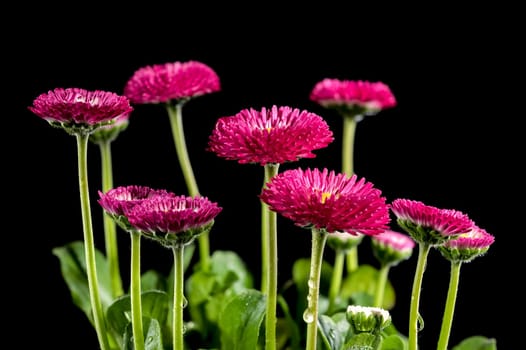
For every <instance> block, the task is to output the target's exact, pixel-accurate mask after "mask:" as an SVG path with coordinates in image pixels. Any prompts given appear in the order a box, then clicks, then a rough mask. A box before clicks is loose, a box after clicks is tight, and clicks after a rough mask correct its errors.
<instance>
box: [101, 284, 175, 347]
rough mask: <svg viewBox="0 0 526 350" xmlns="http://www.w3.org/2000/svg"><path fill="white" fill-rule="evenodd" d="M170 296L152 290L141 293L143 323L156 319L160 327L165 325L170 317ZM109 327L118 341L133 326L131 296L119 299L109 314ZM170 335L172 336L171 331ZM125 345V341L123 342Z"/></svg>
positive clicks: (109, 310)
mask: <svg viewBox="0 0 526 350" xmlns="http://www.w3.org/2000/svg"><path fill="white" fill-rule="evenodd" d="M169 299H170V298H169V296H168V294H167V293H166V292H163V291H158V290H150V291H146V292H142V293H141V303H142V315H143V322H144V319H146V318H151V319H155V320H156V322H157V323H158V325H159V327H161V326H162V325H165V324H166V323H167V322H166V321H167V317H168V315H169ZM107 319H108V325H109V326H110V328H111V330H112V331H113V332H114V335H115V336H116V339H121V338H122V337H123V335H124V334H125V331H126V328H127V327H128V326H129V325H130V324H131V301H130V295H128V294H126V295H123V296H122V297H120V298H118V299H117V300H116V301H115V302H114V303H113V304H112V305H111V306H110V307H109V308H108V312H107ZM167 331H168V334H170V332H169V330H167ZM122 341H123V343H125V340H124V339H123V340H122Z"/></svg>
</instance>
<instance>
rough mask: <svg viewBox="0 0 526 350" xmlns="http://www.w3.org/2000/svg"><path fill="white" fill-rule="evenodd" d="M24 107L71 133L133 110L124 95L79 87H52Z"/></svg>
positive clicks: (96, 125) (103, 122) (107, 121)
mask: <svg viewBox="0 0 526 350" xmlns="http://www.w3.org/2000/svg"><path fill="white" fill-rule="evenodd" d="M28 108H29V110H30V111H31V112H33V113H35V114H36V115H37V116H38V117H40V118H42V119H44V120H46V121H47V122H49V123H50V124H51V125H53V126H56V127H62V128H64V129H66V130H67V131H70V132H72V133H74V132H81V131H88V132H92V131H93V130H94V129H96V128H97V127H99V126H101V125H103V124H106V123H111V122H112V120H113V119H115V118H116V117H118V116H120V115H122V114H126V113H130V112H131V111H132V110H133V108H132V107H131V106H130V102H129V101H128V99H127V98H126V97H124V96H119V95H117V94H115V93H113V92H106V91H100V90H95V91H88V90H84V89H80V88H67V89H63V88H56V89H54V90H51V91H48V92H47V93H43V94H41V95H39V96H38V97H37V98H36V99H35V100H34V101H33V105H32V106H30V107H28Z"/></svg>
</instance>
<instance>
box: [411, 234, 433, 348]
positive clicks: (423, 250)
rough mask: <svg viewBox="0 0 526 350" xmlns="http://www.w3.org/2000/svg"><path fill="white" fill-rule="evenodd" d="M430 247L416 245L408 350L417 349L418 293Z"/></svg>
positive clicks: (421, 244) (422, 244) (420, 288)
mask: <svg viewBox="0 0 526 350" xmlns="http://www.w3.org/2000/svg"><path fill="white" fill-rule="evenodd" d="M430 249H431V246H430V245H429V244H427V243H419V244H418V260H417V265H416V271H415V276H414V280H413V290H412V291H411V305H410V310H409V337H408V342H409V348H408V350H417V349H418V329H419V327H418V322H419V314H418V310H419V308H420V292H421V290H422V279H423V277H424V271H425V269H426V262H427V256H428V255H429V250H430Z"/></svg>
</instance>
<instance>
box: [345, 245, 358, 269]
mask: <svg viewBox="0 0 526 350" xmlns="http://www.w3.org/2000/svg"><path fill="white" fill-rule="evenodd" d="M345 258H346V263H347V269H346V270H347V273H348V274H351V273H352V272H354V271H356V269H358V246H354V247H351V248H350V249H348V250H347V252H346V253H345Z"/></svg>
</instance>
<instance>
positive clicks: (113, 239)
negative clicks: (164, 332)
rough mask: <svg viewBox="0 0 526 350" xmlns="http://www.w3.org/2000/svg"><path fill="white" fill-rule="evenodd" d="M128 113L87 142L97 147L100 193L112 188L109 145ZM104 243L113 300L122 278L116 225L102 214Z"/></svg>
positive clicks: (116, 295) (104, 127) (124, 125)
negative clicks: (100, 183) (98, 152)
mask: <svg viewBox="0 0 526 350" xmlns="http://www.w3.org/2000/svg"><path fill="white" fill-rule="evenodd" d="M129 116H130V115H129V113H125V114H121V115H120V116H118V117H117V118H115V121H114V122H113V123H112V124H109V125H104V126H102V127H100V128H97V129H96V130H95V131H94V132H93V133H91V135H90V137H89V140H90V141H91V142H93V143H95V144H97V145H98V146H99V150H100V157H101V170H102V174H101V178H102V191H103V192H106V191H108V190H109V189H111V188H112V187H113V164H112V154H111V143H112V142H113V141H114V140H115V139H116V138H117V136H118V135H119V133H120V132H121V131H123V130H125V129H126V128H127V127H128V124H129ZM103 216H104V219H103V220H104V242H105V245H104V246H105V248H106V259H107V260H108V269H109V274H110V280H111V291H112V296H113V297H114V298H116V297H118V296H121V295H122V294H123V293H124V291H123V289H122V278H121V272H120V266H119V265H120V263H119V247H118V243H117V225H116V223H115V221H114V220H113V219H112V218H111V217H110V216H109V215H108V214H106V213H104V215H103Z"/></svg>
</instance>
